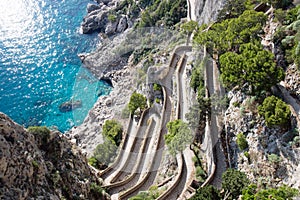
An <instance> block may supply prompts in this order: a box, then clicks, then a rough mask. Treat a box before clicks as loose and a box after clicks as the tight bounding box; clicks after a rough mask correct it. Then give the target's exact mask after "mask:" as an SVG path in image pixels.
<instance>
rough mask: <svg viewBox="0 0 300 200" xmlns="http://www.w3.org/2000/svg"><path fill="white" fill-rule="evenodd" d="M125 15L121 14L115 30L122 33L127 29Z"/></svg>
mask: <svg viewBox="0 0 300 200" xmlns="http://www.w3.org/2000/svg"><path fill="white" fill-rule="evenodd" d="M127 27H128V25H127V17H126V16H125V15H123V16H122V17H121V19H120V20H119V23H118V27H117V32H118V33H122V32H124V31H125V30H126V29H127Z"/></svg>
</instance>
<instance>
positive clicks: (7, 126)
mask: <svg viewBox="0 0 300 200" xmlns="http://www.w3.org/2000/svg"><path fill="white" fill-rule="evenodd" d="M0 152H1V154H0V199H11V200H13V199H16V200H17V199H18V200H20V199H45V198H49V199H107V198H108V196H107V195H106V194H105V193H102V191H100V190H97V188H100V184H101V183H100V180H99V179H98V178H97V177H96V175H95V174H94V172H93V171H92V169H91V168H90V167H89V165H88V163H87V159H86V157H85V156H84V155H83V154H82V153H81V151H80V150H79V149H78V148H77V147H76V146H75V145H74V144H72V143H71V142H70V141H68V140H67V139H66V138H65V137H64V136H63V135H61V133H59V132H50V131H49V130H48V129H46V128H43V127H38V128H37V127H36V128H30V129H28V130H26V129H24V128H23V127H22V126H20V125H18V124H16V123H15V122H13V121H12V120H11V119H10V118H9V117H7V116H6V115H4V114H3V113H0Z"/></svg>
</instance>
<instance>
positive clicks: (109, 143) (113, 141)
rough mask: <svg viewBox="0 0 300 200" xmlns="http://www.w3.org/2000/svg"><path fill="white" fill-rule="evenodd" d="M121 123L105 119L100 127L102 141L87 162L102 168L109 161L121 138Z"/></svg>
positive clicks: (114, 153) (113, 155) (111, 159)
mask: <svg viewBox="0 0 300 200" xmlns="http://www.w3.org/2000/svg"><path fill="white" fill-rule="evenodd" d="M122 132H123V127H122V125H121V124H120V123H119V122H118V121H116V120H106V121H105V123H104V125H103V127H102V134H103V137H104V143H103V144H99V145H97V147H96V149H95V151H94V153H93V156H92V157H91V158H90V159H89V164H90V165H92V166H93V167H96V168H98V169H104V168H106V167H107V166H108V164H109V163H111V162H112V161H113V160H114V158H115V156H116V152H117V149H118V146H119V145H120V143H121V140H122Z"/></svg>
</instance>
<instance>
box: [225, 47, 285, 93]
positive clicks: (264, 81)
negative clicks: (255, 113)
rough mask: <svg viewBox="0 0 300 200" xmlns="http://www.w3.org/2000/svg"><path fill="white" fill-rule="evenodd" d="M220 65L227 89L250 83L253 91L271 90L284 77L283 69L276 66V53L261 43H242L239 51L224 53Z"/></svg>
mask: <svg viewBox="0 0 300 200" xmlns="http://www.w3.org/2000/svg"><path fill="white" fill-rule="evenodd" d="M220 65H221V72H222V73H221V79H222V81H223V84H224V86H225V87H226V88H227V89H231V88H233V87H234V86H239V87H240V88H241V87H242V86H243V85H244V84H245V83H248V84H249V85H250V87H251V91H252V93H258V92H261V91H263V90H265V91H269V90H270V88H271V87H272V86H273V85H275V84H276V83H278V82H279V81H280V80H282V79H283V78H284V71H283V69H282V68H279V67H276V64H275V62H274V55H273V54H272V53H271V52H269V51H266V50H264V49H263V47H262V45H261V44H253V43H247V44H242V45H240V48H239V52H238V53H236V52H227V53H224V54H223V55H221V56H220Z"/></svg>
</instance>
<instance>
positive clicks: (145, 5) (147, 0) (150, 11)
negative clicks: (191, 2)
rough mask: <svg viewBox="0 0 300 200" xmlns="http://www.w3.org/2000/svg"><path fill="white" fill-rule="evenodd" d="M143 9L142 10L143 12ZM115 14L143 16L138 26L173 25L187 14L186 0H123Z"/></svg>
mask: <svg viewBox="0 0 300 200" xmlns="http://www.w3.org/2000/svg"><path fill="white" fill-rule="evenodd" d="M141 11H142V12H141ZM114 12H115V14H129V15H130V16H131V17H139V16H140V17H141V19H140V21H139V22H138V23H137V27H140V28H141V27H153V26H161V25H164V26H166V27H172V26H173V25H175V24H177V23H178V22H179V21H180V19H181V18H183V17H186V15H187V2H186V0H173V1H168V0H162V1H161V0H141V1H135V0H123V1H122V2H121V3H120V4H119V5H118V7H117V8H116V9H115V11H114Z"/></svg>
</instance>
